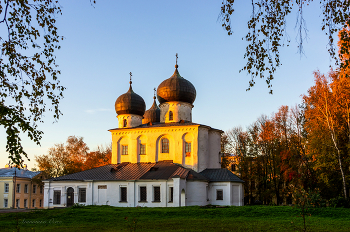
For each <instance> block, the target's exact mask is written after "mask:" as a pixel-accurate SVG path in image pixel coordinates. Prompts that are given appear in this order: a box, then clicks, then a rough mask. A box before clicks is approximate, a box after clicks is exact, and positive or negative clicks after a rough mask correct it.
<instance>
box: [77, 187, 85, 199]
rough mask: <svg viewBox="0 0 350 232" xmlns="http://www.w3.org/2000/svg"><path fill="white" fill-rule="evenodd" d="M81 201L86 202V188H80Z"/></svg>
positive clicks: (79, 197)
mask: <svg viewBox="0 0 350 232" xmlns="http://www.w3.org/2000/svg"><path fill="white" fill-rule="evenodd" d="M78 201H79V202H86V188H79V196H78Z"/></svg>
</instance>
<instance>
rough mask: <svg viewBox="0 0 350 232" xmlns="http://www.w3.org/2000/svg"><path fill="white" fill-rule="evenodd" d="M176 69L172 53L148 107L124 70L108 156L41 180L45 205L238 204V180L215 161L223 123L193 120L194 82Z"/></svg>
mask: <svg viewBox="0 0 350 232" xmlns="http://www.w3.org/2000/svg"><path fill="white" fill-rule="evenodd" d="M178 69H179V66H178V65H177V61H176V65H175V71H174V74H173V75H172V76H171V77H170V78H168V79H166V80H164V81H163V82H162V83H161V84H160V85H159V86H158V88H157V90H156V91H157V92H156V95H157V97H156V96H154V101H153V105H152V106H151V107H150V108H149V109H148V110H146V104H145V101H144V100H143V98H142V97H141V96H139V95H138V94H137V93H135V92H134V91H133V88H132V82H131V73H130V87H129V90H128V91H127V92H126V93H124V94H122V95H120V96H119V97H118V99H117V100H116V102H115V110H116V113H117V118H118V127H117V128H114V129H110V130H109V132H110V133H111V135H112V160H111V164H110V165H106V166H102V167H98V168H94V169H90V170H87V171H83V172H79V173H74V174H70V175H66V176H61V177H57V178H53V179H49V180H45V181H44V183H45V192H44V194H45V195H44V207H45V208H53V207H69V206H71V205H73V204H75V203H79V204H84V205H111V206H118V207H137V206H147V207H179V206H190V205H208V204H212V205H235V206H242V205H243V197H244V196H243V184H242V183H243V182H244V181H243V180H241V179H240V178H239V177H237V176H236V175H235V174H233V173H232V172H230V171H229V170H227V169H221V164H220V162H221V153H220V149H221V145H220V141H221V134H222V133H223V131H221V130H218V129H215V128H212V127H210V126H207V125H202V124H198V123H194V122H192V108H193V106H194V105H193V103H194V101H195V99H196V89H195V87H194V86H193V84H192V83H191V82H190V81H188V80H186V79H184V78H183V77H181V75H180V73H179V70H178ZM157 99H158V102H159V105H158V104H157Z"/></svg>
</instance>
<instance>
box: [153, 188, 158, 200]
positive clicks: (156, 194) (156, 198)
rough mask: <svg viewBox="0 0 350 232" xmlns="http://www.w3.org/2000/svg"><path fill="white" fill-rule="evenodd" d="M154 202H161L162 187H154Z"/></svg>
mask: <svg viewBox="0 0 350 232" xmlns="http://www.w3.org/2000/svg"><path fill="white" fill-rule="evenodd" d="M153 195H154V202H160V187H159V186H155V187H153Z"/></svg>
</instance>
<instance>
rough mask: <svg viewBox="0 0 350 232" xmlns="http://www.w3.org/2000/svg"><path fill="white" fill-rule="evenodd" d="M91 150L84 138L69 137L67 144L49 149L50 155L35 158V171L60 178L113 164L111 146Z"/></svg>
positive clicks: (56, 145)
mask: <svg viewBox="0 0 350 232" xmlns="http://www.w3.org/2000/svg"><path fill="white" fill-rule="evenodd" d="M89 150H90V149H89V147H88V146H87V145H86V143H85V142H84V141H83V138H82V137H76V136H69V137H68V139H67V142H66V144H64V143H61V144H55V146H54V147H52V148H49V150H48V154H46V155H39V156H35V161H36V168H35V169H36V170H40V171H44V172H45V173H47V174H48V175H49V176H50V177H58V176H63V175H67V174H71V173H76V172H81V171H85V170H88V169H91V168H96V167H100V166H104V165H107V164H110V163H111V156H112V148H111V145H110V146H107V147H103V146H99V147H98V148H97V150H96V151H91V152H89Z"/></svg>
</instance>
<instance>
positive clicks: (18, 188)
mask: <svg viewBox="0 0 350 232" xmlns="http://www.w3.org/2000/svg"><path fill="white" fill-rule="evenodd" d="M20 192H21V184H17V188H16V193H20Z"/></svg>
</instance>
